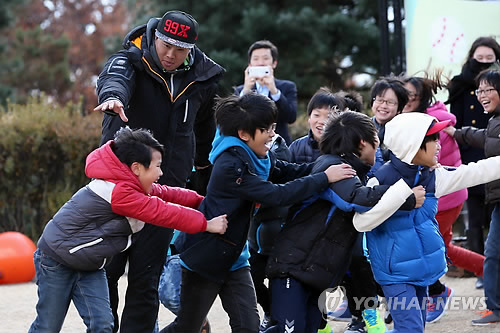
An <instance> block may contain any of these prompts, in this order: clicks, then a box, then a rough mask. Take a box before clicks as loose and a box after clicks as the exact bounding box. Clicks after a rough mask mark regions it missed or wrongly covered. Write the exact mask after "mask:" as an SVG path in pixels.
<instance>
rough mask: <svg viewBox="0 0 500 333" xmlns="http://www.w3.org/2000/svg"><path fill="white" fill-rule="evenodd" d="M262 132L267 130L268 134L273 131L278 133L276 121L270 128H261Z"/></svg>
mask: <svg viewBox="0 0 500 333" xmlns="http://www.w3.org/2000/svg"><path fill="white" fill-rule="evenodd" d="M260 130H261V131H262V132H266V133H267V134H270V133H271V132H274V133H276V123H273V124H272V125H271V126H269V127H268V128H261V129H260Z"/></svg>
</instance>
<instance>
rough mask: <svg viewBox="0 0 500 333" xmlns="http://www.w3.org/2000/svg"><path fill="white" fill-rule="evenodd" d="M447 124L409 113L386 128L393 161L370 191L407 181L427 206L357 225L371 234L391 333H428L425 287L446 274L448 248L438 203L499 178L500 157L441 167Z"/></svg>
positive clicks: (369, 244) (372, 256)
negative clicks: (420, 192) (439, 221)
mask: <svg viewBox="0 0 500 333" xmlns="http://www.w3.org/2000/svg"><path fill="white" fill-rule="evenodd" d="M448 122H449V121H444V122H437V121H436V119H435V118H434V117H431V116H429V115H427V114H422V113H417V112H411V113H403V114H400V115H397V116H396V117H394V119H392V120H391V121H390V122H388V123H387V124H386V127H385V138H384V143H385V145H386V146H387V148H388V149H389V151H390V160H389V162H387V163H386V164H384V165H383V166H382V167H380V168H379V169H378V170H377V171H376V172H375V176H374V177H373V178H371V179H370V180H369V181H368V185H369V186H374V185H379V184H380V185H381V184H385V185H391V184H394V183H396V182H397V181H400V180H401V179H403V180H404V181H405V182H406V183H407V184H408V185H409V186H417V185H422V186H424V187H425V190H426V199H425V202H424V204H423V205H422V207H420V208H417V209H414V210H412V211H402V210H400V211H398V212H396V213H395V214H394V215H393V216H391V217H390V218H388V219H387V220H385V221H384V220H382V219H380V220H371V221H369V220H367V219H364V221H361V220H360V219H359V217H360V215H356V216H355V217H354V219H353V222H354V226H355V227H356V229H357V230H358V231H365V232H367V233H366V240H367V248H368V255H369V259H370V262H371V264H372V270H373V274H374V276H375V280H376V281H377V282H378V283H379V284H380V285H381V286H382V289H383V291H384V295H385V296H386V298H387V303H388V308H389V310H390V311H391V315H392V318H393V320H394V330H393V332H415V333H417V332H424V329H425V322H426V321H425V318H426V301H427V286H428V285H431V284H432V283H434V282H435V281H436V280H437V279H439V278H440V277H441V276H442V275H443V274H444V273H446V271H447V267H446V257H445V245H444V241H443V238H442V236H441V234H440V233H439V228H438V224H437V221H436V219H435V215H436V213H437V202H438V198H439V197H441V196H443V195H445V194H448V193H452V192H455V191H457V190H460V189H463V188H467V187H470V186H475V185H478V184H482V183H487V182H490V181H492V180H495V179H498V178H500V172H499V171H498V170H500V156H496V157H492V158H488V159H485V160H480V161H479V162H477V163H471V164H469V165H461V166H459V167H457V168H447V167H441V166H439V165H437V154H438V153H439V150H440V148H441V147H440V145H439V131H440V130H442V129H443V128H445V127H446V126H448Z"/></svg>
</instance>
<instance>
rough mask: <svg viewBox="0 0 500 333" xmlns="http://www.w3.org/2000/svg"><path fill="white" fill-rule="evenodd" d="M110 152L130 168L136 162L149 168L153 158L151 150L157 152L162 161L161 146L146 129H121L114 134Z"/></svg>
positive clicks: (162, 151)
mask: <svg viewBox="0 0 500 333" xmlns="http://www.w3.org/2000/svg"><path fill="white" fill-rule="evenodd" d="M111 150H112V151H113V153H114V154H115V155H116V157H118V159H119V160H120V161H121V162H122V163H125V164H126V165H127V166H129V167H130V166H131V165H132V163H134V162H138V163H140V164H142V165H144V167H146V168H149V165H150V164H151V160H152V158H153V150H156V151H159V152H160V153H161V157H162V159H163V155H164V149H163V145H162V144H161V143H159V142H158V140H156V139H155V138H154V137H153V135H152V134H151V132H149V131H148V130H146V129H142V128H140V129H134V130H132V129H130V127H128V126H127V127H122V128H120V129H119V130H118V131H117V132H116V133H115V137H114V140H113V143H112V145H111Z"/></svg>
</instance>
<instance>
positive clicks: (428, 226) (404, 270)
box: [366, 153, 447, 286]
mask: <svg viewBox="0 0 500 333" xmlns="http://www.w3.org/2000/svg"><path fill="white" fill-rule="evenodd" d="M390 160H391V161H390V163H386V164H385V165H383V166H382V167H380V169H379V170H378V171H377V172H376V173H375V176H376V178H377V179H378V181H379V183H380V184H385V185H392V184H394V183H395V182H396V181H397V180H398V179H400V178H401V177H402V178H403V179H404V180H405V181H406V183H407V184H408V185H409V186H410V187H415V186H417V185H423V186H424V187H425V189H426V199H425V202H424V205H423V206H422V207H420V208H418V209H413V210H412V211H401V210H400V211H397V212H396V213H395V214H394V215H393V216H391V217H390V218H389V219H388V220H386V221H385V222H384V223H382V224H381V225H379V226H378V227H377V228H375V229H374V230H372V231H370V232H367V233H366V241H367V248H368V253H369V259H370V261H371V265H372V269H373V274H374V276H375V279H376V280H377V282H378V283H379V284H381V285H389V284H396V283H410V284H414V285H417V286H428V285H431V284H432V283H434V282H435V281H436V280H437V279H439V277H441V276H442V275H443V274H444V273H446V271H447V266H446V253H445V251H446V249H445V245H444V241H443V237H442V236H441V233H440V232H439V227H438V224H437V221H436V219H435V215H436V213H437V207H438V200H437V198H436V197H435V196H434V192H435V173H434V172H430V171H429V168H425V167H424V168H422V167H419V166H417V165H409V164H406V163H404V162H402V161H401V160H399V159H398V158H396V157H395V156H394V155H393V154H392V153H391V156H390Z"/></svg>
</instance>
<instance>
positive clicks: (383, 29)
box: [378, 0, 391, 75]
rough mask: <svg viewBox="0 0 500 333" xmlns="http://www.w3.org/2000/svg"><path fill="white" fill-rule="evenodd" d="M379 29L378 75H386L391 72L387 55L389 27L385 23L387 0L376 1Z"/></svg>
mask: <svg viewBox="0 0 500 333" xmlns="http://www.w3.org/2000/svg"><path fill="white" fill-rule="evenodd" d="M378 14H379V29H380V72H381V73H380V74H381V75H388V74H390V72H391V69H390V68H391V59H390V55H389V27H388V22H387V0H378Z"/></svg>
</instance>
